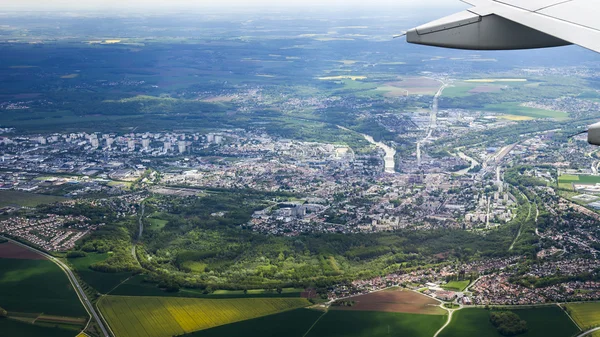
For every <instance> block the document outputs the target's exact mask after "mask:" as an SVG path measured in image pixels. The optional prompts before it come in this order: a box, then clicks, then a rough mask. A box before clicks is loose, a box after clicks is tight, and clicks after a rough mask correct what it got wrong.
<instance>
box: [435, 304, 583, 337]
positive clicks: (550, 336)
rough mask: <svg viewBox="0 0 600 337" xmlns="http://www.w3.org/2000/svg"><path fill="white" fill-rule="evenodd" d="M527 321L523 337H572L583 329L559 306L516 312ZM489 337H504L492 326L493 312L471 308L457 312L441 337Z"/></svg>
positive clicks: (515, 311)
mask: <svg viewBox="0 0 600 337" xmlns="http://www.w3.org/2000/svg"><path fill="white" fill-rule="evenodd" d="M512 311H513V312H514V313H516V314H517V315H519V317H521V319H523V320H525V321H527V327H528V328H529V331H527V332H526V333H524V334H522V335H519V336H521V337H569V336H573V335H575V334H576V333H577V332H578V331H579V329H578V328H577V326H576V325H575V324H573V322H572V321H571V319H569V317H568V316H567V315H566V314H565V313H564V311H563V310H562V309H561V308H559V307H558V306H551V307H540V308H536V309H519V310H512ZM463 336H486V337H502V335H501V334H500V333H499V332H498V331H497V330H496V328H494V326H493V325H492V323H490V312H489V311H488V310H486V309H479V308H469V309H462V310H459V311H457V312H455V313H454V315H453V316H452V322H451V323H450V325H448V326H447V327H446V328H445V329H444V330H443V331H442V333H440V335H439V337H463Z"/></svg>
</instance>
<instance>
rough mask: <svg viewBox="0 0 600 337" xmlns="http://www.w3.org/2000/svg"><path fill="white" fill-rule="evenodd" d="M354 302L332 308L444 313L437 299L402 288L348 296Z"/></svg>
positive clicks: (427, 313) (430, 313)
mask: <svg viewBox="0 0 600 337" xmlns="http://www.w3.org/2000/svg"><path fill="white" fill-rule="evenodd" d="M348 300H350V301H354V302H355V304H354V305H353V306H351V307H345V306H340V307H336V306H332V307H331V308H332V309H334V310H362V311H385V312H404V313H414V314H425V315H443V314H445V313H446V311H444V309H442V308H440V307H439V306H438V305H439V304H440V303H439V302H438V301H436V300H434V299H432V298H430V297H427V296H425V295H421V294H418V293H416V292H413V291H408V290H402V289H388V290H384V291H378V292H374V293H370V294H367V295H359V296H356V297H352V298H349V299H348Z"/></svg>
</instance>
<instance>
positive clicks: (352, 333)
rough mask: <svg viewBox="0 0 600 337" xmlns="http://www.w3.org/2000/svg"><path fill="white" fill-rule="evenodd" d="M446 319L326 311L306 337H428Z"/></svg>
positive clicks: (400, 314) (444, 316)
mask: <svg viewBox="0 0 600 337" xmlns="http://www.w3.org/2000/svg"><path fill="white" fill-rule="evenodd" d="M446 319H447V316H446V315H418V314H405V313H392V312H374V311H339V310H332V311H329V312H328V313H327V314H326V315H325V316H323V317H322V318H321V319H320V320H319V321H318V322H317V324H316V325H315V326H314V327H313V328H312V330H310V332H309V333H308V334H307V335H306V336H307V337H379V336H381V337H383V336H386V337H387V336H398V337H404V336H410V337H431V336H433V335H434V334H435V332H436V331H437V330H438V329H439V328H441V327H442V325H444V323H445V322H446Z"/></svg>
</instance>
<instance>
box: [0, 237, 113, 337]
mask: <svg viewBox="0 0 600 337" xmlns="http://www.w3.org/2000/svg"><path fill="white" fill-rule="evenodd" d="M2 237H3V236H2ZM3 238H5V239H6V240H8V241H10V242H12V243H14V244H16V245H19V246H21V247H23V248H27V249H29V250H31V251H33V252H36V253H37V254H39V255H42V256H43V257H45V258H47V259H48V260H50V261H52V262H54V263H55V264H56V265H58V267H60V269H62V270H63V271H64V272H65V274H67V277H68V278H69V281H70V282H71V285H72V286H73V288H74V289H75V292H76V293H77V296H78V297H79V300H80V301H81V304H83V306H84V308H85V310H86V311H87V312H88V314H89V315H90V319H91V318H92V317H93V318H94V319H95V320H96V323H97V324H98V326H99V327H100V330H102V335H103V336H104V337H111V335H110V334H109V333H108V331H107V330H106V327H105V326H104V323H103V322H102V320H101V319H100V316H99V315H98V313H97V312H96V309H94V306H93V305H92V302H90V300H89V299H88V298H87V296H86V295H85V292H84V291H83V288H81V285H80V284H79V281H77V278H75V275H74V274H73V272H72V271H71V269H70V268H69V266H67V265H66V264H64V263H63V262H62V261H61V260H59V259H57V258H55V257H54V256H52V255H49V254H46V253H44V252H42V251H40V250H37V249H35V248H33V247H30V246H28V245H25V244H22V243H20V242H18V241H15V240H12V239H9V238H7V237H3ZM88 324H89V322H88Z"/></svg>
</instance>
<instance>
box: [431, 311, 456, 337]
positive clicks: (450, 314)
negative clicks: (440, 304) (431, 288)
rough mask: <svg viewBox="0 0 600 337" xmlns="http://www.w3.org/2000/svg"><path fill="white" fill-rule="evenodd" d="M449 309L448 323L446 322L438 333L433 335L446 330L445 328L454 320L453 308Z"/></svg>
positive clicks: (436, 334)
mask: <svg viewBox="0 0 600 337" xmlns="http://www.w3.org/2000/svg"><path fill="white" fill-rule="evenodd" d="M446 310H448V321H446V324H444V325H443V326H442V327H441V328H440V329H439V330H438V331H437V332H436V333H435V335H433V337H437V336H438V335H439V334H440V333H442V331H444V329H445V328H446V327H447V326H448V325H450V323H451V322H452V314H453V313H454V311H456V310H453V309H446Z"/></svg>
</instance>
